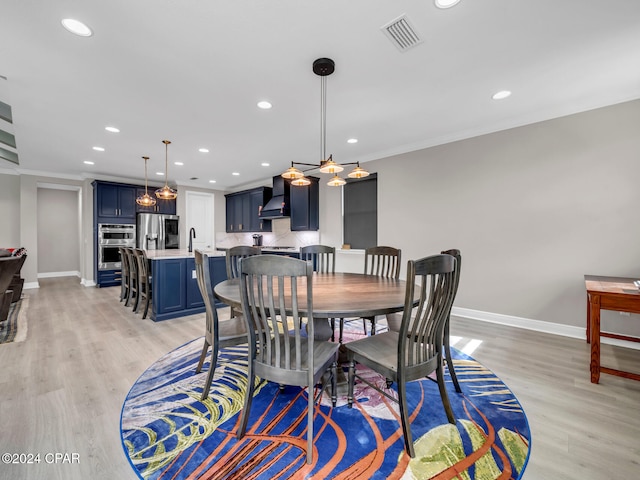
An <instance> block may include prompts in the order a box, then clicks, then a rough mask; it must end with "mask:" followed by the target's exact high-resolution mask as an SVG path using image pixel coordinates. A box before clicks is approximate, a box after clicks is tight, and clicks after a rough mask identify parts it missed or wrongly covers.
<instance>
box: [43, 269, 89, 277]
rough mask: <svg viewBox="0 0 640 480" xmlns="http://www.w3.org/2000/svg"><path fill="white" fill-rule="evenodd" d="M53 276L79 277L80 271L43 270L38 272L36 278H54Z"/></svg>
mask: <svg viewBox="0 0 640 480" xmlns="http://www.w3.org/2000/svg"><path fill="white" fill-rule="evenodd" d="M55 277H80V272H78V271H77V270H76V271H71V272H45V273H39V274H38V278H55Z"/></svg>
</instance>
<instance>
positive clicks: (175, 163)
mask: <svg viewBox="0 0 640 480" xmlns="http://www.w3.org/2000/svg"><path fill="white" fill-rule="evenodd" d="M173 164H174V165H178V166H179V167H181V166H183V165H184V163H182V162H173Z"/></svg>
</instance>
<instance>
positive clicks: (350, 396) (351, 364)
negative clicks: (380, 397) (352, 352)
mask: <svg viewBox="0 0 640 480" xmlns="http://www.w3.org/2000/svg"><path fill="white" fill-rule="evenodd" d="M348 382H349V383H348V389H347V404H348V405H349V408H351V407H353V384H354V383H355V382H356V361H355V360H353V359H351V360H350V361H349V377H348Z"/></svg>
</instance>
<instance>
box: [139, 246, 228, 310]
mask: <svg viewBox="0 0 640 480" xmlns="http://www.w3.org/2000/svg"><path fill="white" fill-rule="evenodd" d="M204 253H206V254H207V255H208V256H209V266H210V270H211V277H212V278H211V281H212V284H213V285H216V284H217V283H219V282H222V281H223V280H226V279H227V270H226V266H225V252H221V251H217V250H204ZM147 258H148V259H149V266H150V269H151V270H150V273H151V292H152V295H151V303H152V306H153V308H152V309H151V320H153V321H155V322H158V321H160V320H168V319H170V318H177V317H183V316H185V315H193V314H196V313H202V312H204V311H205V306H204V301H203V300H202V295H201V294H200V289H199V288H198V280H197V279H196V267H195V258H194V255H193V252H189V251H188V250H186V249H172V250H148V251H147ZM216 305H217V306H223V304H216Z"/></svg>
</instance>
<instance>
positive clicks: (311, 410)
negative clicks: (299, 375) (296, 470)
mask: <svg viewBox="0 0 640 480" xmlns="http://www.w3.org/2000/svg"><path fill="white" fill-rule="evenodd" d="M315 405H316V404H315V402H314V394H313V385H309V388H308V389H307V463H308V464H311V463H313V417H314V414H315Z"/></svg>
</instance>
